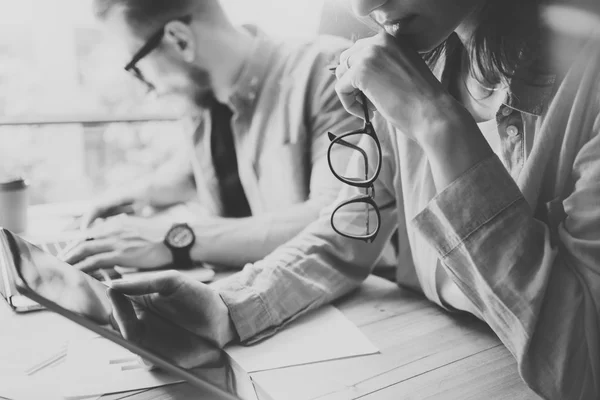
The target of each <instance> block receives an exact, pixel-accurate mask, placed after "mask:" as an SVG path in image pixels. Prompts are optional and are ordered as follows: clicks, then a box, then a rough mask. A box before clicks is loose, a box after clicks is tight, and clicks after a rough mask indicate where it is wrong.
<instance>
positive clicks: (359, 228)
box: [327, 93, 382, 243]
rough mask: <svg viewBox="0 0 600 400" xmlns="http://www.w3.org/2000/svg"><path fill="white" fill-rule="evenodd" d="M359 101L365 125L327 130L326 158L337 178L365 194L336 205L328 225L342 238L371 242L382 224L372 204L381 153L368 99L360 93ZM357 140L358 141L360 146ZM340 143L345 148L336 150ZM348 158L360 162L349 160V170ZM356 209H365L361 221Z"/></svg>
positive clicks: (373, 202) (376, 208)
mask: <svg viewBox="0 0 600 400" xmlns="http://www.w3.org/2000/svg"><path fill="white" fill-rule="evenodd" d="M360 100H361V102H362V107H363V111H364V121H365V123H364V126H363V127H362V128H361V129H357V130H355V131H351V132H347V133H344V134H342V135H339V136H336V135H334V134H333V133H331V132H329V140H330V141H331V143H330V145H329V149H328V151H327V160H328V162H329V168H330V169H331V172H332V173H333V175H335V177H336V178H337V179H338V180H340V181H341V182H343V183H345V184H346V185H350V186H353V187H357V188H361V189H364V191H365V193H364V194H360V195H357V196H355V197H353V198H351V199H349V200H346V201H344V202H342V203H341V204H339V205H338V206H337V207H336V209H335V210H334V212H333V214H332V215H331V226H332V227H333V229H334V230H335V231H336V232H337V233H338V234H340V235H342V236H344V237H347V238H351V239H356V240H362V241H365V242H367V243H371V242H372V241H374V240H375V238H376V237H377V234H378V233H379V228H380V225H381V214H380V211H379V207H378V206H377V204H376V203H375V187H374V183H375V181H376V180H377V178H378V176H379V173H380V171H381V159H382V155H381V144H380V143H379V139H378V138H377V135H376V134H375V129H374V128H373V124H372V123H371V121H370V118H369V109H368V106H367V98H366V96H365V95H364V94H363V93H361V94H360ZM357 143H360V146H359V145H358V144H357ZM339 146H342V147H343V148H344V149H343V150H344V151H338V150H342V149H340V148H339ZM336 153H338V154H339V153H343V154H348V153H350V154H351V156H350V157H345V158H344V157H342V158H339V159H338V157H337V156H335V155H334V154H336ZM369 154H371V160H369ZM373 155H375V157H376V159H375V160H373ZM349 159H352V160H359V162H358V163H352V164H351V166H352V168H351V169H350V168H347V166H348V162H347V161H348V160H349ZM373 161H375V162H376V163H375V166H374V167H373V166H372V165H371V163H370V162H373ZM357 211H358V212H359V213H360V212H364V214H363V215H364V221H363V220H362V219H361V220H360V221H356V219H355V216H356V215H357Z"/></svg>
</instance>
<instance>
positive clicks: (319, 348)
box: [225, 306, 379, 373]
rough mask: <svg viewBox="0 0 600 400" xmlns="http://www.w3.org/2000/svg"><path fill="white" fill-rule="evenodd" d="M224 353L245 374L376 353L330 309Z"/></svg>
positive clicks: (342, 317)
mask: <svg viewBox="0 0 600 400" xmlns="http://www.w3.org/2000/svg"><path fill="white" fill-rule="evenodd" d="M225 350H226V352H227V354H229V356H230V357H231V358H233V359H234V360H235V361H236V362H237V363H238V364H240V366H241V367H242V368H243V369H244V370H245V371H246V372H248V373H251V372H258V371H266V370H270V369H276V368H284V367H291V366H295V365H303V364H311V363H316V362H321V361H328V360H336V359H341V358H348V357H356V356H361V355H368V354H375V353H378V352H379V350H378V349H377V348H376V347H375V346H374V345H373V344H372V343H371V342H370V341H369V340H368V339H367V338H366V336H365V335H364V334H363V333H362V332H361V331H360V329H358V327H357V326H356V325H354V324H353V323H352V322H350V320H348V319H347V318H346V317H345V316H344V314H342V312H341V311H339V310H338V309H337V308H335V307H331V306H327V307H324V308H321V309H319V310H317V311H315V312H312V313H310V314H308V315H305V316H302V317H301V318H299V319H298V320H296V321H294V322H292V323H291V324H290V325H289V326H288V327H287V328H286V329H284V330H283V331H281V332H279V333H278V334H277V335H275V336H273V337H272V338H270V339H268V340H265V341H263V342H261V343H258V344H256V345H253V346H249V347H244V346H232V347H229V348H227V349H225Z"/></svg>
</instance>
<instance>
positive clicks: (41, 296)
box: [0, 228, 240, 400]
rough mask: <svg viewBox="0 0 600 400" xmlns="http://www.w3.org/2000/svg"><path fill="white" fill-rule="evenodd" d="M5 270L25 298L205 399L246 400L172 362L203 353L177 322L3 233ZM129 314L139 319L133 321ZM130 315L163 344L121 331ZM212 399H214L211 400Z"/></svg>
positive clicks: (0, 256)
mask: <svg viewBox="0 0 600 400" xmlns="http://www.w3.org/2000/svg"><path fill="white" fill-rule="evenodd" d="M0 266H1V267H2V270H3V271H8V273H5V274H6V275H9V278H10V277H12V279H13V280H14V287H15V288H16V292H17V293H18V294H19V295H22V296H24V297H26V298H28V299H30V300H32V301H34V302H36V303H38V304H40V305H42V306H43V307H45V308H46V309H48V310H50V311H53V312H55V313H57V314H59V315H61V316H63V317H64V318H67V319H69V320H71V321H73V322H75V323H76V324H78V325H81V326H83V327H84V328H87V329H88V330H90V331H92V332H94V333H96V334H97V335H100V336H102V337H103V338H106V339H108V340H110V341H112V342H113V343H116V344H117V345H120V346H122V347H124V348H125V349H127V350H129V351H130V352H132V353H134V354H137V355H138V356H140V357H142V358H143V359H144V360H146V361H148V362H150V363H151V364H153V365H154V366H156V367H159V368H160V369H162V370H163V371H164V372H168V373H170V374H173V375H174V376H175V377H177V378H179V379H182V380H185V381H187V382H188V383H190V384H191V385H193V386H195V387H197V388H199V389H202V392H201V393H202V394H203V398H209V399H225V400H240V398H239V397H238V396H236V395H235V394H234V393H232V392H233V391H234V390H235V389H234V388H231V387H228V388H223V387H221V386H219V385H217V384H215V383H213V382H210V381H208V380H207V379H206V378H205V377H203V376H201V375H200V372H201V371H199V370H198V371H195V370H194V369H184V368H182V367H180V366H178V365H176V364H175V362H173V361H170V359H171V356H172V355H173V354H177V353H178V352H179V354H183V355H185V357H186V358H189V357H192V356H193V352H194V350H195V349H197V348H199V347H198V346H194V345H189V343H192V344H194V343H199V341H201V339H200V338H199V337H198V336H196V335H194V334H193V333H191V332H190V331H188V330H186V329H184V328H182V327H180V326H179V325H177V324H175V323H173V322H171V321H170V320H169V319H168V316H164V315H160V314H158V313H156V312H155V311H154V310H152V309H150V308H148V307H147V306H146V305H145V304H143V303H142V302H140V301H136V300H135V299H134V298H132V297H129V296H126V295H123V294H120V293H118V292H115V291H114V290H110V291H109V290H108V287H107V286H106V285H104V284H103V283H101V282H99V281H98V280H96V279H93V278H92V277H90V276H89V275H87V274H85V273H83V272H81V271H79V270H78V269H76V268H74V267H72V266H71V265H69V264H67V263H65V262H63V261H61V260H59V259H58V258H56V257H54V256H52V255H51V254H49V253H47V252H45V251H43V250H41V249H40V248H39V247H37V246H34V245H33V244H31V243H29V242H27V241H25V240H24V239H22V238H20V237H19V236H17V235H15V234H13V233H12V232H10V231H8V230H6V229H2V228H0ZM128 313H134V315H133V317H132V315H131V314H128ZM125 314H128V315H127V316H126V317H127V322H128V323H129V322H132V320H131V318H134V320H135V321H136V322H137V321H138V318H139V321H143V329H141V330H140V332H150V330H149V329H151V332H153V333H155V334H156V333H160V334H161V336H160V340H152V339H151V338H150V336H145V335H143V334H142V336H141V337H139V338H132V337H131V333H132V331H130V330H129V331H128V328H129V329H130V328H131V326H129V327H123V328H120V327H121V326H124V325H121V324H119V322H118V320H119V319H122V318H124V315H125ZM121 321H122V320H121ZM125 325H127V324H125ZM140 328H142V327H140ZM121 330H123V332H121ZM136 331H137V330H136ZM202 343H204V342H202ZM182 345H183V347H182ZM192 359H193V357H192ZM192 367H194V366H192ZM207 394H208V395H209V397H206V395H207Z"/></svg>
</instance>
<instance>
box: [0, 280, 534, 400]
mask: <svg viewBox="0 0 600 400" xmlns="http://www.w3.org/2000/svg"><path fill="white" fill-rule="evenodd" d="M336 306H337V307H338V308H339V309H340V310H341V311H342V312H343V313H344V314H345V315H346V316H347V317H348V318H349V319H350V320H351V321H352V322H354V323H355V324H356V325H357V326H359V327H360V329H361V330H362V331H363V332H364V334H365V335H366V336H367V337H368V338H369V339H370V340H371V341H372V342H373V344H374V345H375V346H376V347H378V348H379V350H380V351H381V353H380V354H376V355H371V356H363V357H356V358H350V359H343V360H336V361H328V362H323V363H318V364H311V365H306V366H298V367H292V368H283V369H278V370H273V371H267V372H260V373H255V374H251V376H250V378H251V380H252V382H253V384H254V387H255V389H256V392H257V395H258V398H259V399H261V400H265V399H274V400H279V399H281V400H296V399H297V400H300V399H302V400H306V399H320V400H321V399H322V400H334V399H336V400H337V399H357V398H361V399H369V400H379V399H443V400H452V399H457V400H466V399H486V400H495V399H507V400H508V399H510V400H520V399H538V397H537V396H536V395H535V394H534V393H532V392H531V391H529V389H528V388H527V387H526V386H525V384H524V383H523V382H522V380H521V379H520V377H519V375H518V373H517V368H516V363H515V360H514V358H513V357H512V356H511V354H510V353H509V352H508V350H506V348H505V347H504V346H503V345H502V344H501V343H500V341H499V340H498V338H497V337H496V336H495V335H494V334H493V333H492V332H491V330H490V329H489V328H488V327H487V326H486V325H485V324H484V323H482V322H480V321H479V320H477V319H475V318H472V317H470V316H468V315H449V314H447V313H446V312H444V311H443V310H441V309H439V308H438V307H436V306H435V305H433V304H431V303H430V302H428V301H426V300H425V299H423V298H422V297H421V296H418V295H416V294H413V293H411V292H409V291H406V290H403V289H399V288H398V287H397V286H396V285H395V284H393V283H391V282H388V281H386V280H383V279H381V278H376V277H371V278H369V279H368V280H367V281H366V282H365V283H364V284H363V286H362V287H361V288H360V289H359V290H358V291H357V292H355V293H353V294H351V295H350V296H348V297H346V298H344V299H342V300H340V301H339V302H337V303H336ZM0 326H2V327H3V329H2V330H1V331H0V338H3V339H4V340H6V339H10V337H11V336H12V335H18V336H20V337H23V336H24V335H31V337H32V340H33V336H34V333H35V332H38V333H39V330H40V329H43V330H44V334H45V335H49V336H62V337H67V338H69V337H77V336H78V335H80V334H81V332H80V331H79V328H78V327H76V326H74V325H73V324H71V323H70V322H69V321H66V320H63V319H62V318H61V317H59V316H57V315H53V314H51V313H49V312H42V313H38V314H31V315H25V316H19V315H14V314H12V313H11V312H10V311H9V309H8V307H5V306H1V307H0ZM27 332H29V333H27ZM13 337H17V336H13ZM0 362H1V361H0ZM122 397H123V394H121V395H111V396H105V398H106V399H108V400H114V399H118V398H122ZM195 398H199V397H198V392H197V391H196V389H194V388H193V387H191V386H189V385H187V384H180V385H174V386H169V387H164V388H159V389H152V390H149V391H146V392H143V393H138V394H135V395H131V396H129V397H127V399H130V400H170V399H173V400H183V399H186V400H187V399H195Z"/></svg>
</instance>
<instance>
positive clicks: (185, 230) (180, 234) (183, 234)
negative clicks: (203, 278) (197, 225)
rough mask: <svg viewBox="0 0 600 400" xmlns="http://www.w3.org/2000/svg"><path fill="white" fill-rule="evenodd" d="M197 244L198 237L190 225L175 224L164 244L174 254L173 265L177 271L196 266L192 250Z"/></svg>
mask: <svg viewBox="0 0 600 400" xmlns="http://www.w3.org/2000/svg"><path fill="white" fill-rule="evenodd" d="M195 242H196V235H194V231H193V229H192V228H191V227H190V226H189V225H188V224H175V225H173V226H172V227H171V229H169V232H167V235H166V236H165V240H164V244H165V245H166V246H167V247H168V248H169V250H171V254H173V265H174V266H175V268H177V269H190V268H192V267H193V266H194V262H193V261H192V257H191V256H190V250H191V248H192V246H193V245H194V243H195Z"/></svg>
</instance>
